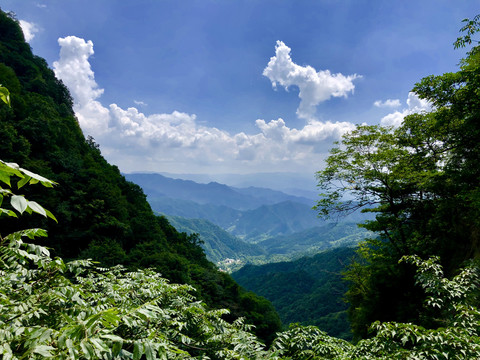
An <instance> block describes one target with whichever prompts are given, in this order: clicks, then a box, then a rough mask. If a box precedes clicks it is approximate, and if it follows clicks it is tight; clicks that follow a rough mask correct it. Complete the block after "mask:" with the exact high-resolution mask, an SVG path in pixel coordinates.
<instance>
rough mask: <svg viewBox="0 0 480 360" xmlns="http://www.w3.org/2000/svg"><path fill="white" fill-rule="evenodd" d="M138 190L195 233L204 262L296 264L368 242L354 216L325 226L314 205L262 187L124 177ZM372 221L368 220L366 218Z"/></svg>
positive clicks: (149, 176) (157, 208)
mask: <svg viewBox="0 0 480 360" xmlns="http://www.w3.org/2000/svg"><path fill="white" fill-rule="evenodd" d="M125 177H126V178H127V180H129V181H132V182H134V183H136V184H138V185H140V186H141V187H142V188H143V190H144V192H145V193H146V195H147V200H148V202H149V203H150V205H151V207H152V209H153V210H154V211H156V212H158V213H161V214H164V215H167V217H168V218H169V220H170V221H171V223H172V224H173V225H174V226H175V228H177V229H178V230H179V231H183V232H187V233H198V234H199V235H200V238H201V239H202V240H203V241H204V245H203V247H204V249H205V252H206V254H207V257H208V258H209V259H210V260H212V261H214V262H216V263H218V262H220V261H222V260H224V259H226V258H231V259H242V260H244V261H251V262H255V263H265V262H269V261H272V259H275V261H278V260H286V259H290V258H297V257H299V256H300V255H302V254H314V253H317V252H319V251H323V250H325V249H330V248H333V247H338V246H354V245H355V244H357V243H358V241H360V240H361V239H363V238H364V237H366V236H368V232H366V231H365V230H364V229H360V228H358V227H357V226H356V225H355V223H358V222H361V221H363V220H365V219H367V218H368V215H365V214H361V213H354V214H352V215H349V216H348V217H345V218H344V219H342V221H341V222H339V223H333V222H326V221H324V220H321V219H319V218H318V217H317V214H316V212H315V211H314V210H312V206H313V205H314V201H313V200H312V199H309V198H307V197H302V196H295V195H290V194H286V193H284V192H281V191H278V190H272V189H267V188H260V187H253V186H250V187H247V188H237V187H232V186H228V185H224V184H220V183H216V182H209V183H206V184H201V183H197V182H194V181H192V180H183V179H173V178H169V177H166V176H163V175H161V174H145V173H138V174H137V173H135V174H126V175H125ZM370 217H371V215H370Z"/></svg>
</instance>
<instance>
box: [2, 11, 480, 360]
mask: <svg viewBox="0 0 480 360" xmlns="http://www.w3.org/2000/svg"><path fill="white" fill-rule="evenodd" d="M479 31H480V16H476V17H475V18H473V19H472V20H468V19H466V20H465V21H464V23H463V27H462V28H461V36H460V37H459V38H458V39H457V40H456V41H455V43H454V46H455V47H456V48H460V49H463V48H467V49H468V50H467V53H466V56H465V58H464V59H463V60H462V61H461V63H460V64H459V69H458V71H457V72H455V73H447V74H443V75H432V76H429V77H426V78H424V79H421V80H420V81H419V82H418V83H417V84H416V86H415V87H414V89H413V91H414V92H415V93H416V94H417V95H418V96H419V97H420V98H422V99H425V100H428V101H429V102H430V103H431V104H432V111H431V112H428V113H420V114H413V115H409V116H407V117H406V118H405V119H404V121H403V123H402V125H401V126H400V127H398V128H393V127H380V126H365V125H361V126H360V125H359V126H357V128H356V129H355V130H354V131H352V132H350V133H347V134H345V135H344V136H343V139H342V141H340V142H339V143H338V144H336V146H335V147H334V148H333V149H332V150H331V152H330V155H329V157H328V158H327V160H326V165H325V167H324V169H323V170H321V171H319V172H318V173H317V179H318V183H319V188H320V189H323V193H322V194H321V196H322V197H321V200H320V201H319V202H318V204H317V205H316V210H317V211H318V212H319V214H320V215H321V216H324V217H329V216H337V215H338V214H345V213H346V214H348V213H350V212H352V211H355V210H357V209H364V210H363V211H368V212H371V213H373V215H374V218H373V220H369V221H366V222H364V223H363V224H361V226H362V227H364V228H365V229H366V230H368V231H371V232H372V233H373V234H375V235H374V236H372V237H371V238H370V239H366V240H365V241H363V242H362V243H361V244H360V245H359V246H358V247H357V249H356V251H355V256H354V257H353V260H352V262H351V264H350V265H349V267H348V268H347V270H346V272H345V274H344V278H345V280H346V281H347V285H348V289H347V290H346V295H345V296H346V299H347V300H348V305H349V307H348V310H347V312H348V316H349V319H350V323H351V328H352V332H353V340H352V341H351V342H349V341H346V340H343V339H339V338H335V337H332V336H329V335H327V334H326V333H325V332H323V331H321V330H319V329H318V328H317V327H315V326H302V325H300V324H292V325H291V326H290V327H289V329H283V330H282V326H281V321H280V318H279V316H278V314H277V312H276V311H275V309H274V307H273V305H272V304H271V303H270V302H269V301H268V300H266V299H265V298H262V297H259V296H257V295H255V294H254V293H252V292H247V291H246V290H244V289H243V288H242V287H240V286H239V285H238V284H237V283H236V282H235V281H234V280H233V279H232V278H231V277H230V276H229V275H228V274H225V273H222V272H220V271H218V270H217V268H216V267H215V265H214V264H213V263H211V262H209V261H208V260H207V258H206V257H205V254H204V252H203V250H202V249H201V247H200V246H199V245H200V242H201V241H202V240H201V239H200V238H199V237H198V236H196V235H187V234H186V233H181V232H178V231H177V230H176V229H175V228H174V227H173V226H172V225H171V224H170V223H169V222H168V220H167V219H166V218H165V217H162V216H156V215H155V214H154V213H153V211H152V210H151V208H150V206H149V205H148V203H147V201H146V196H145V195H144V193H143V191H142V190H141V188H140V187H139V186H137V185H135V184H133V183H131V182H128V181H126V180H125V178H124V177H123V176H122V175H121V174H120V172H119V170H118V168H116V167H115V166H112V165H110V164H108V163H107V162H106V160H105V159H104V158H103V157H102V154H101V152H100V149H99V145H98V144H96V143H95V140H94V139H93V138H90V137H89V138H87V139H85V138H84V136H83V134H82V131H81V129H80V127H79V125H78V122H77V120H76V118H75V115H74V112H73V109H72V99H71V97H70V94H69V92H68V90H67V89H66V87H65V86H64V85H63V84H62V83H61V81H59V80H57V79H56V78H55V76H54V74H53V71H52V70H50V69H49V68H48V66H47V64H46V61H45V60H43V59H41V58H39V57H37V56H35V55H33V54H32V52H31V49H30V47H29V45H28V44H27V43H26V42H25V39H24V36H23V33H22V30H21V28H20V26H19V24H18V21H17V20H16V19H15V16H14V15H13V14H6V13H3V12H1V13H0V82H1V86H0V99H1V101H0V132H1V133H2V141H1V143H0V154H1V161H0V185H1V187H0V206H1V208H0V215H1V217H0V229H1V233H0V354H1V355H2V359H43V358H55V359H135V360H139V359H148V360H150V359H475V358H478V354H479V353H480V311H479V308H478V305H479V285H480V283H479V281H480V271H479V269H480V268H479V264H478V257H479V253H480V248H479V247H480V245H479V234H480V216H479V215H480V187H479V181H478V179H479V178H480V167H479V166H478V164H479V160H480V147H479V145H478V139H480V123H479V121H478V120H479V119H480V100H479V96H478V95H479V94H478V89H479V88H480V87H479V85H480V47H479V46H475V45H476V41H475V40H474V35H475V33H477V32H479ZM472 43H473V46H472ZM345 195H348V196H345ZM345 199H347V200H345ZM348 199H350V200H348ZM365 209H366V210H365Z"/></svg>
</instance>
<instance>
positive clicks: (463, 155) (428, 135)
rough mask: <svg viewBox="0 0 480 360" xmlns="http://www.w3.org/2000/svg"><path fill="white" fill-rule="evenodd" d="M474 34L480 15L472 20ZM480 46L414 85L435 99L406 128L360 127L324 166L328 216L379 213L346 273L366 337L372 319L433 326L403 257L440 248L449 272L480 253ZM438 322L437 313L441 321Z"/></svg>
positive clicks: (357, 324)
mask: <svg viewBox="0 0 480 360" xmlns="http://www.w3.org/2000/svg"><path fill="white" fill-rule="evenodd" d="M465 22H466V24H467V25H466V26H465V27H464V28H463V29H462V30H463V31H467V34H466V35H465V36H464V37H462V38H459V39H458V40H457V42H456V46H462V45H466V44H468V43H470V42H471V41H472V38H471V36H472V35H473V34H474V33H475V32H477V31H478V30H479V24H478V17H476V18H475V19H474V20H472V21H470V20H465ZM479 85H480V48H479V47H478V46H475V47H473V49H471V51H469V52H468V53H467V57H466V58H465V59H463V60H462V61H461V63H460V69H459V71H457V72H455V73H446V74H443V75H439V76H434V75H432V76H427V77H425V78H424V79H422V80H421V81H420V82H419V83H418V84H416V85H415V87H414V89H413V91H414V92H415V94H417V96H419V97H420V98H421V99H424V100H427V101H428V102H429V103H430V104H431V107H432V110H431V111H430V112H424V113H417V114H412V115H408V116H406V117H405V119H404V120H403V123H402V124H401V126H399V127H398V128H394V127H382V126H378V125H374V126H366V125H362V126H357V128H356V129H355V130H354V131H352V132H350V133H348V134H346V135H344V137H343V139H342V141H341V143H337V147H335V148H334V149H333V150H331V153H330V156H329V157H328V159H327V161H326V167H325V169H324V170H322V171H319V172H318V173H317V178H318V181H319V182H318V184H319V187H320V189H322V190H324V193H323V194H322V195H323V197H322V199H321V200H320V201H319V202H318V204H317V209H318V210H319V212H320V214H321V215H323V216H329V215H332V214H334V213H342V212H348V211H353V210H355V209H359V208H363V209H364V210H363V211H371V212H374V213H375V214H376V218H375V220H373V221H367V222H366V223H364V224H363V225H362V226H363V227H365V228H367V229H368V230H371V231H374V232H375V234H376V237H375V238H372V239H370V240H368V241H367V243H366V244H364V245H363V246H362V247H361V248H360V250H359V252H358V254H359V259H358V261H357V262H356V263H355V264H353V265H352V267H351V268H350V270H349V271H348V272H347V275H346V278H347V280H349V281H350V289H349V291H348V293H347V298H348V300H349V301H350V304H351V306H350V315H351V320H352V325H353V329H354V332H355V333H356V335H357V336H358V337H365V336H367V328H368V325H369V324H370V323H371V322H372V321H374V320H382V321H392V320H396V321H416V322H420V323H423V325H425V326H433V325H434V324H433V323H432V318H431V317H430V316H425V314H424V313H423V312H422V311H421V310H418V309H421V303H422V301H423V293H422V292H419V291H418V288H416V287H415V285H414V282H413V270H412V268H411V267H410V266H408V265H406V264H404V263H403V264H398V261H399V260H400V259H401V258H402V256H404V255H413V254H416V255H419V256H421V257H423V258H426V257H429V256H432V255H435V256H439V257H440V259H441V262H442V264H443V265H444V267H445V269H446V271H447V274H449V275H451V274H454V273H455V271H456V270H457V269H458V268H459V266H461V264H463V263H464V261H466V260H468V259H471V258H477V257H478V256H479V255H480V243H479V237H478V234H479V233H480V220H479V219H480V217H479V215H480V186H479V185H480V183H479V179H480V167H479V166H478V164H479V163H480V162H479V161H480V147H479V142H478V140H479V139H480V122H479V119H480V97H479V96H478V95H479V93H478V91H479V90H478V89H479V88H480V87H479ZM433 322H435V321H433Z"/></svg>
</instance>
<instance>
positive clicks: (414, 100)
mask: <svg viewBox="0 0 480 360" xmlns="http://www.w3.org/2000/svg"><path fill="white" fill-rule="evenodd" d="M431 109H432V106H431V104H430V103H429V102H428V101H427V100H423V99H420V98H419V97H418V96H417V94H415V93H413V92H410V93H408V98H407V108H405V109H403V110H402V111H395V112H393V113H391V114H388V115H386V116H384V117H383V118H382V120H380V124H381V125H382V126H395V127H398V126H400V125H402V122H403V119H404V117H405V116H407V115H410V114H415V113H419V112H425V111H426V112H428V111H430V110H431Z"/></svg>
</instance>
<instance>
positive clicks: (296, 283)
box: [232, 248, 355, 339]
mask: <svg viewBox="0 0 480 360" xmlns="http://www.w3.org/2000/svg"><path fill="white" fill-rule="evenodd" d="M354 255H355V250H354V249H353V248H339V249H334V250H330V251H325V252H323V253H320V254H317V255H315V256H313V257H303V258H301V259H298V260H296V261H292V262H280V263H273V264H266V265H260V266H255V265H246V266H244V267H243V268H241V269H240V270H238V271H236V272H234V273H233V274H232V276H233V278H234V279H235V280H237V281H238V283H239V284H241V285H242V286H245V288H247V289H249V290H252V291H254V292H256V293H257V294H260V295H262V296H265V297H266V298H267V299H269V300H271V301H272V303H273V304H274V306H275V308H276V309H277V311H278V312H279V314H280V317H281V319H282V321H283V322H284V323H285V324H290V323H297V322H298V323H301V324H302V325H315V326H318V327H319V329H321V330H323V331H326V332H327V333H328V334H329V335H332V336H335V337H342V338H345V339H351V332H350V325H349V322H348V320H347V307H348V306H347V304H346V303H345V301H344V299H343V295H344V293H345V291H346V290H347V283H346V282H344V281H342V272H343V271H345V269H346V267H347V266H348V264H349V263H350V262H351V258H352V257H353V256H354Z"/></svg>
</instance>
